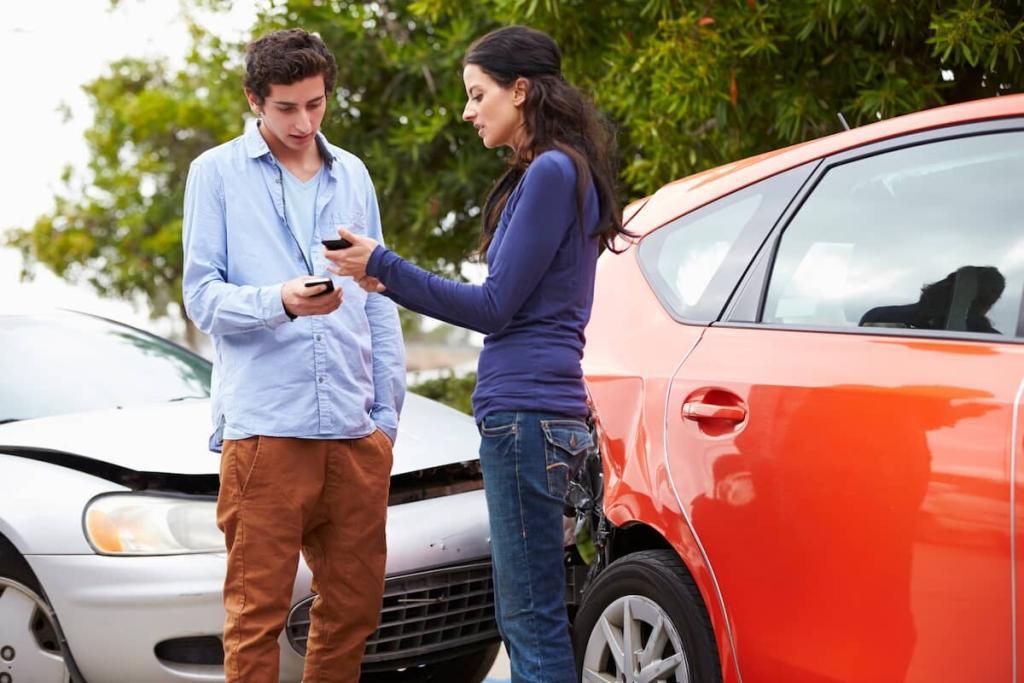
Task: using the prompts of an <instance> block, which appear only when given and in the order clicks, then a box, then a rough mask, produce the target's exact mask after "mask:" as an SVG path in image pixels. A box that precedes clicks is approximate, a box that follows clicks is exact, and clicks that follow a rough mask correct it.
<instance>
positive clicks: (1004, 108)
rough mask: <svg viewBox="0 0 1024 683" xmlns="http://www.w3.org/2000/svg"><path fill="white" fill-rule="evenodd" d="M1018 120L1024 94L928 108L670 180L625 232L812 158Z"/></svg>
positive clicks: (644, 229)
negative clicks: (929, 132)
mask: <svg viewBox="0 0 1024 683" xmlns="http://www.w3.org/2000/svg"><path fill="white" fill-rule="evenodd" d="M1021 115H1024V94H1020V95H1003V96H1001V97H992V98H988V99H984V100H974V101H971V102H963V103H960V104H952V105H947V106H944V107H936V108H934V109H926V110H924V111H919V112H915V113H913V114H906V115H904V116H898V117H896V118H892V119H887V120H885V121H879V122H878V123H872V124H870V125H866V126H861V127H859V128H854V129H852V130H848V131H843V132H841V133H836V134H834V135H829V136H826V137H823V138H818V139H815V140H810V141H808V142H802V143H800V144H797V145H793V146H791V147H785V148H783V149H778V150H775V151H772V152H766V153H764V154H759V155H757V156H754V157H750V158H749V159H743V160H741V161H736V162H733V163H730V164H725V165H723V166H718V167H717V168H712V169H709V170H706V171H702V172H700V173H696V174H694V175H691V176H687V177H685V178H681V179H679V180H674V181H672V182H670V183H667V184H666V185H664V186H662V187H661V189H659V190H658V191H657V192H655V193H654V194H653V195H651V196H650V197H647V198H644V199H642V200H638V201H636V202H633V203H632V204H630V206H628V207H627V208H626V210H625V211H624V214H625V216H631V215H634V214H636V213H637V212H638V211H639V209H640V208H641V206H642V208H643V213H642V214H640V216H639V217H638V218H637V220H634V221H631V222H630V223H629V226H628V227H629V230H630V231H631V232H633V233H635V234H638V235H643V234H646V233H648V232H650V231H651V230H653V229H654V228H657V227H659V226H662V225H664V224H665V223H667V222H669V221H671V220H674V219H675V218H678V217H679V216H682V215H683V214H686V213H689V212H690V211H692V210H693V209H696V208H698V207H700V206H703V205H704V204H707V203H708V202H711V201H714V200H715V199H718V198H719V197H724V196H725V195H727V194H730V193H732V192H735V191H736V190H739V189H742V188H744V187H746V186H747V185H750V184H752V183H755V182H757V181H759V180H762V179H764V178H767V177H770V176H773V175H775V174H776V173H781V172H783V171H786V170H789V169H791V168H795V167H797V166H800V165H801V164H804V163H807V162H809V161H813V160H815V159H821V158H823V157H826V156H829V155H832V154H836V153H838V152H842V151H844V150H847V149H851V148H854V147H860V146H862V145H867V144H870V143H873V142H878V141H880V140H885V139H888V138H892V137H896V136H899V135H905V134H907V133H915V132H919V131H924V130H929V129H933V128H941V127H943V126H950V125H955V124H962V123H970V122H973V121H984V120H989V119H998V118H1006V117H1012V116H1021Z"/></svg>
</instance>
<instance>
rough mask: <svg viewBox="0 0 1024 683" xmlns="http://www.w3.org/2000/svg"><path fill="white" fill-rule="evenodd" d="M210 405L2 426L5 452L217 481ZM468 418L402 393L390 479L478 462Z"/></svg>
mask: <svg viewBox="0 0 1024 683" xmlns="http://www.w3.org/2000/svg"><path fill="white" fill-rule="evenodd" d="M211 431H212V426H211V419H210V402H209V400H205V399H204V400H194V401H182V402H178V403H164V404H158V405H148V406H139V407H130V408H122V409H117V410H103V411H95V412H86V413H73V414H70V415H57V416H54V417H46V418H39V419H35V420H22V421H20V422H11V423H9V424H5V425H0V452H3V451H4V448H5V447H9V446H17V447H29V448H43V449H49V450H54V451H63V452H66V453H72V454H75V455H80V456H84V457H86V458H91V459H93V460H99V461H102V462H108V463H111V464H113V465H118V466H120V467H126V468H128V469H132V470H136V471H139V472H167V473H171V474H217V473H218V471H219V469H220V455H219V454H218V453H213V452H211V451H209V450H208V448H207V444H208V442H209V437H210V432H211ZM479 445H480V435H479V434H478V432H477V430H476V425H474V423H473V419H472V418H471V417H469V416H468V415H464V414H462V413H460V412H458V411H456V410H453V409H451V408H449V407H447V406H445V405H442V404H441V403H438V402H437V401H433V400H430V399H426V398H423V397H422V396H417V395H416V394H411V393H410V394H407V395H406V399H405V406H404V408H403V409H402V418H401V422H400V424H399V428H398V443H397V444H396V446H395V459H394V466H393V468H392V474H403V473H406V472H415V471H417V470H422V469H426V468H429V467H437V466H440V465H447V464H450V463H455V462H463V461H469V460H476V459H477V458H478V457H479Z"/></svg>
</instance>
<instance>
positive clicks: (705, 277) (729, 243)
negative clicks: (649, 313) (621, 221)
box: [637, 166, 810, 322]
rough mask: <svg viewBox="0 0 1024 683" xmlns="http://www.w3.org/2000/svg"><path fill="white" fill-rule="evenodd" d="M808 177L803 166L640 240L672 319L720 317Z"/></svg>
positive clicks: (643, 259) (646, 267) (641, 254)
mask: <svg viewBox="0 0 1024 683" xmlns="http://www.w3.org/2000/svg"><path fill="white" fill-rule="evenodd" d="M809 173H810V168H809V167H808V166H802V167H799V168H795V169H792V170H790V171H787V172H785V173H781V174H779V175H776V176H773V177H771V178H768V179H766V180H763V181H761V182H759V183H756V184H754V185H751V186H749V187H746V188H744V189H742V190H739V191H737V192H734V193H732V194H730V195H728V196H726V197H723V198H721V199H718V200H716V201H714V202H712V203H710V204H707V205H706V206H703V207H701V208H699V209H697V210H696V211H692V212H690V213H688V214H686V215H685V216H682V217H681V218H678V219H676V220H675V221H672V222H671V223H668V224H666V225H665V226H664V227H661V228H658V229H657V230H655V231H654V232H652V233H651V234H650V235H648V236H647V237H645V238H644V239H643V241H641V242H640V247H639V250H638V255H637V258H638V259H639V261H640V268H641V270H642V271H643V273H644V275H645V276H646V278H647V281H648V282H649V283H650V285H651V287H652V288H653V289H654V292H655V294H657V295H658V299H659V300H660V301H661V303H662V304H663V305H664V306H665V309H666V310H667V311H668V312H669V314H670V315H672V317H673V318H676V319H677V320H681V321H683V320H685V321H692V322H709V321H712V320H716V319H717V318H718V317H719V315H721V313H722V309H723V308H724V307H725V304H726V302H727V301H728V300H729V297H730V296H731V295H732V291H733V289H735V287H736V284H737V282H739V279H740V277H741V276H742V275H743V272H744V270H745V269H746V267H747V265H748V264H749V263H750V259H751V258H752V257H753V255H754V253H755V252H756V251H757V249H758V247H760V245H761V243H762V242H763V241H764V239H765V237H766V236H767V234H768V232H769V231H770V230H771V228H772V226H774V224H775V222H776V221H777V220H778V218H779V216H780V215H781V214H782V211H783V210H784V209H785V207H786V205H787V204H788V203H789V201H790V199H791V198H792V197H793V195H794V194H795V193H796V191H797V190H798V189H799V187H800V184H801V183H802V182H803V181H804V180H805V179H806V178H807V176H808V175H809Z"/></svg>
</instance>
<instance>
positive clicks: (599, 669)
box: [583, 595, 690, 683]
mask: <svg viewBox="0 0 1024 683" xmlns="http://www.w3.org/2000/svg"><path fill="white" fill-rule="evenodd" d="M583 681H584V683H655V682H657V681H671V682H672V683H689V681H690V667H689V663H688V662H687V659H686V650H685V649H684V648H683V641H682V638H680V637H679V632H678V631H677V630H676V627H675V625H674V624H673V623H672V620H671V619H670V618H669V616H668V614H667V613H666V612H665V610H663V609H662V608H661V607H660V606H659V605H658V604H657V603H656V602H654V601H653V600H651V599H649V598H646V597H644V596H642V595H625V596H623V597H621V598H619V599H618V600H616V601H615V602H613V603H612V604H610V605H608V607H606V608H605V610H604V611H603V612H602V613H601V616H600V618H598V620H597V623H596V624H594V628H593V629H592V630H591V632H590V639H589V640H588V641H587V649H586V650H585V651H584V654H583Z"/></svg>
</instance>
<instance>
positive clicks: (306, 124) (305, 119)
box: [296, 109, 310, 134]
mask: <svg viewBox="0 0 1024 683" xmlns="http://www.w3.org/2000/svg"><path fill="white" fill-rule="evenodd" d="M296 125H297V126H298V128H299V132H301V133H302V134H306V133H308V132H309V129H310V119H309V112H308V111H306V110H305V109H303V110H301V111H300V112H299V120H298V121H297V122H296Z"/></svg>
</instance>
